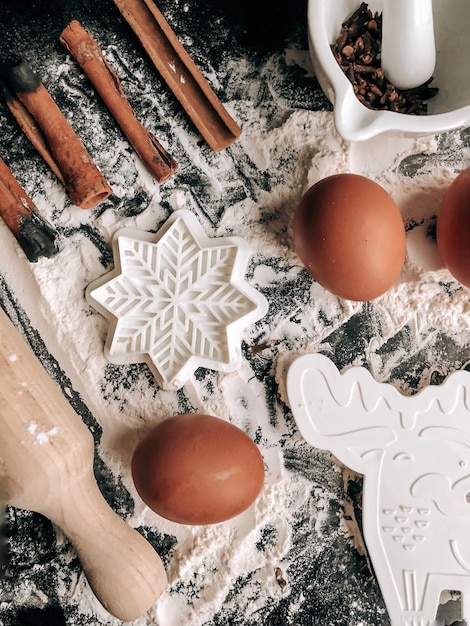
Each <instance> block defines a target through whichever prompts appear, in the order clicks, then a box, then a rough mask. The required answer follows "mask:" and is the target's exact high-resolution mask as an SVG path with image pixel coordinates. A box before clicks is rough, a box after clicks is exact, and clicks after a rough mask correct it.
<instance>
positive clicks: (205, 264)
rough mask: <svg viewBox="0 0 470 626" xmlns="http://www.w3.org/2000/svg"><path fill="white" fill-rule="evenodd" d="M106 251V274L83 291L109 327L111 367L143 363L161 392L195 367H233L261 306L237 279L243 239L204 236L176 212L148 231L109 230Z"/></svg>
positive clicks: (186, 214)
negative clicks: (109, 255)
mask: <svg viewBox="0 0 470 626" xmlns="http://www.w3.org/2000/svg"><path fill="white" fill-rule="evenodd" d="M113 250H114V261H115V268H114V270H113V271H112V272H110V273H108V274H105V275H104V276H102V277H101V278H99V279H98V280H96V281H94V282H93V283H91V284H90V285H89V286H88V288H87V290H86V298H87V300H88V302H89V303H90V304H91V305H92V306H93V307H94V308H95V309H97V311H99V312H100V313H101V314H102V315H103V316H104V317H106V318H107V319H108V320H109V321H110V323H111V326H110V329H109V332H108V336H107V339H106V343H105V348H104V349H105V355H106V358H107V359H108V360H109V361H110V362H111V363H114V364H118V365H119V364H124V363H141V362H142V363H147V365H148V366H149V368H150V369H151V371H152V372H153V374H154V376H155V378H156V380H157V383H158V384H159V385H160V386H161V387H163V388H164V389H178V388H180V387H182V386H183V385H184V383H185V382H186V381H187V380H188V379H189V377H190V376H191V375H192V374H193V372H194V371H195V370H196V369H197V368H198V367H206V368H209V369H214V370H217V371H221V372H231V371H234V370H236V369H237V368H238V367H239V365H240V363H241V348H240V332H241V330H242V329H243V328H245V327H246V326H248V325H249V324H253V323H254V322H256V321H257V320H259V319H260V318H261V317H263V316H264V315H265V313H266V311H267V308H268V303H267V300H266V298H265V297H264V296H263V295H262V294H260V293H259V292H258V291H257V290H256V289H254V288H253V287H251V286H250V285H249V284H248V283H247V281H246V280H245V279H244V274H245V271H246V266H247V263H248V259H249V247H248V244H247V242H246V241H245V240H244V239H241V238H239V237H223V238H214V239H210V238H208V237H207V236H206V235H205V233H204V231H203V229H202V227H201V225H200V223H199V221H198V220H197V218H196V217H195V216H194V215H193V214H192V213H191V212H190V211H187V210H185V209H180V210H177V211H175V212H174V213H173V214H172V215H171V217H170V218H169V219H168V220H167V221H166V222H165V224H164V226H163V227H162V228H161V229H160V230H159V231H158V232H157V233H156V234H150V233H144V232H140V231H137V230H131V229H121V230H119V231H117V233H116V234H115V236H114V238H113Z"/></svg>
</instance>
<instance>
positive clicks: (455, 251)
mask: <svg viewBox="0 0 470 626" xmlns="http://www.w3.org/2000/svg"><path fill="white" fill-rule="evenodd" d="M436 238H437V247H438V250H439V254H440V256H441V259H442V262H443V263H444V265H445V266H446V267H447V269H448V270H449V272H450V273H451V274H452V276H454V278H456V279H457V280H458V281H459V282H461V283H462V284H463V285H465V286H466V287H470V168H469V169H466V170H464V171H463V172H460V174H459V175H458V176H457V177H456V178H455V179H454V181H453V182H452V184H451V185H450V186H449V188H448V189H447V190H446V192H445V193H444V196H443V198H442V201H441V205H440V207H439V212H438V215H437V222H436Z"/></svg>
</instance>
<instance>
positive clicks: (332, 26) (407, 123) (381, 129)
mask: <svg viewBox="0 0 470 626" xmlns="http://www.w3.org/2000/svg"><path fill="white" fill-rule="evenodd" d="M359 4H360V0H309V5H308V31H309V39H310V53H311V58H312V63H313V68H314V71H315V74H316V76H317V78H318V81H319V83H320V86H321V87H322V89H323V91H324V92H325V94H326V95H327V97H328V98H329V99H330V101H331V102H332V103H333V106H334V116H335V124H336V128H337V130H338V132H339V134H340V135H341V136H342V137H343V138H344V139H346V140H349V141H363V140H366V139H370V138H371V137H374V136H376V135H379V134H381V133H387V132H388V133H397V134H402V135H405V136H423V135H432V134H436V133H440V132H444V131H448V130H453V129H455V128H459V127H464V126H466V125H468V124H470V63H469V61H468V56H469V53H470V2H469V0H452V1H451V2H449V0H434V3H433V11H434V30H435V37H436V52H437V56H436V69H435V72H434V80H433V82H432V86H436V87H438V88H439V93H438V94H437V95H436V96H434V97H433V98H431V99H430V100H429V105H428V115H420V116H416V115H408V114H404V113H394V112H392V111H373V110H371V109H368V108H367V107H365V106H364V105H363V104H361V103H360V102H359V100H358V99H357V98H356V95H355V94H354V91H353V88H352V85H351V83H350V82H349V80H348V79H347V78H346V76H345V75H344V73H343V71H342V70H341V68H340V67H339V65H338V64H337V62H336V60H335V58H334V56H333V53H332V51H331V48H330V45H331V44H333V43H334V42H335V40H336V38H337V37H338V35H339V33H340V30H341V24H342V23H343V22H344V21H345V20H346V19H347V18H348V17H349V16H350V15H351V14H352V13H353V12H354V11H355V10H356V9H357V8H358V7H359ZM368 5H369V8H370V9H371V10H372V11H374V12H375V11H378V12H381V10H382V0H370V1H369V2H368Z"/></svg>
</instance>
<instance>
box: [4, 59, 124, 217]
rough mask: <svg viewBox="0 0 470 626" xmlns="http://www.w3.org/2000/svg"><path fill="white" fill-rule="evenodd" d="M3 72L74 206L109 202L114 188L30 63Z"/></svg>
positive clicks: (18, 62) (16, 64) (17, 61)
mask: <svg viewBox="0 0 470 626" xmlns="http://www.w3.org/2000/svg"><path fill="white" fill-rule="evenodd" d="M4 71H5V72H6V77H7V82H8V86H9V87H10V89H11V92H12V93H13V94H14V95H15V96H16V97H17V98H18V100H19V101H20V102H21V104H22V105H23V106H24V108H25V109H26V110H27V111H28V113H29V114H30V116H31V117H32V118H33V119H34V120H35V122H36V123H37V125H38V126H39V127H40V129H41V130H42V133H43V135H44V138H45V141H46V145H47V147H48V150H49V152H50V156H51V158H52V159H53V160H54V161H55V163H56V165H57V167H58V169H59V170H60V172H61V175H62V177H63V180H64V182H65V188H66V190H67V193H68V195H69V197H70V200H71V201H72V202H73V204H75V205H77V206H79V207H82V208H83V209H90V208H92V207H94V206H96V205H97V204H99V203H100V202H102V201H103V200H105V199H106V198H108V197H109V196H110V195H111V193H112V190H111V187H110V186H109V185H108V183H107V181H106V179H105V178H104V176H103V175H102V174H101V172H100V171H99V169H98V168H97V167H96V165H95V164H94V162H93V160H92V158H91V156H90V155H89V153H88V151H87V150H86V148H85V146H84V145H83V144H82V142H81V140H80V139H79V138H78V136H77V135H76V134H75V131H74V130H73V129H72V127H71V126H70V124H69V123H68V122H67V120H66V119H65V117H64V115H63V114H62V112H61V110H60V109H59V107H58V106H57V104H56V103H55V101H54V100H53V98H52V97H51V95H50V94H49V92H48V91H47V89H46V88H45V87H44V85H43V84H42V82H41V81H40V79H39V78H38V77H37V76H36V74H35V73H34V71H33V69H32V68H31V67H30V65H29V64H28V63H27V61H26V60H25V59H21V58H18V57H16V58H14V59H11V60H10V62H9V63H8V64H6V66H5V70H4Z"/></svg>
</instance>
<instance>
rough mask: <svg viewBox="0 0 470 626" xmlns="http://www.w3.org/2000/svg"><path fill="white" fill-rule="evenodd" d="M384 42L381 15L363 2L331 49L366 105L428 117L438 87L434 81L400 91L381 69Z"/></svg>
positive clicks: (344, 24) (347, 21)
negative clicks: (431, 101)
mask: <svg viewBox="0 0 470 626" xmlns="http://www.w3.org/2000/svg"><path fill="white" fill-rule="evenodd" d="M381 40H382V15H381V14H379V13H372V11H371V10H370V9H369V7H368V5H367V3H366V2H362V4H361V5H360V6H359V8H358V9H357V10H356V11H354V13H353V14H352V15H351V16H350V17H349V18H348V19H347V20H346V21H345V22H344V23H343V24H342V27H341V32H340V34H339V36H338V38H337V39H336V41H335V43H334V44H333V45H332V46H331V49H332V51H333V54H334V56H335V59H336V61H337V62H338V64H339V66H340V67H341V69H342V70H343V72H344V73H345V75H346V76H347V78H348V79H349V81H350V82H351V84H352V86H353V89H354V93H355V94H356V96H357V98H358V99H359V100H360V102H362V104H364V106H366V107H367V108H369V109H374V110H388V111H395V112H397V113H406V114H408V115H426V114H427V112H428V106H427V100H429V99H430V98H432V97H433V96H435V95H436V93H437V92H438V89H437V88H436V87H430V86H429V83H431V81H432V78H431V79H429V81H428V82H426V83H425V84H424V85H421V86H420V87H416V88H415V89H407V90H404V89H397V88H396V87H395V86H394V85H393V84H392V83H391V82H390V81H388V80H387V78H386V77H385V76H384V72H383V70H382V67H381V62H380V48H381Z"/></svg>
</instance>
